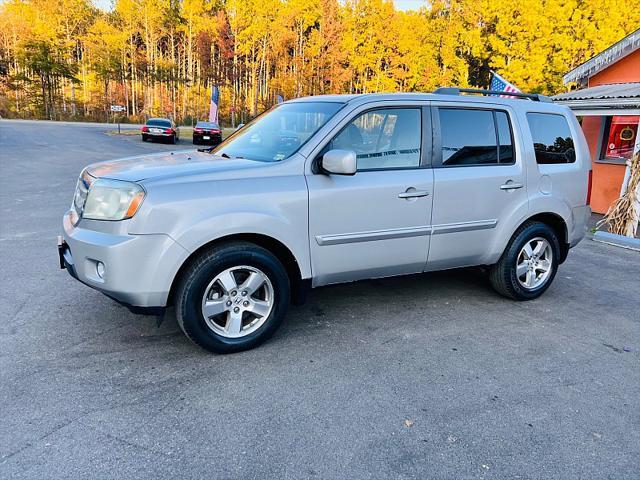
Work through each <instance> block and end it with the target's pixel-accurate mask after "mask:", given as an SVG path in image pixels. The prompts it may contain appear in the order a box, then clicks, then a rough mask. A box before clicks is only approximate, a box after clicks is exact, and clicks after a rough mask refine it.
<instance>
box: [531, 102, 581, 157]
mask: <svg viewBox="0 0 640 480" xmlns="http://www.w3.org/2000/svg"><path fill="white" fill-rule="evenodd" d="M527 120H528V121H529V128H530V129H531V137H532V138H533V149H534V150H535V152H536V161H537V162H538V163H541V164H554V163H573V162H575V161H576V151H575V148H574V146H573V138H571V130H569V124H568V123H567V119H566V118H564V117H563V116H562V115H556V114H551V113H527Z"/></svg>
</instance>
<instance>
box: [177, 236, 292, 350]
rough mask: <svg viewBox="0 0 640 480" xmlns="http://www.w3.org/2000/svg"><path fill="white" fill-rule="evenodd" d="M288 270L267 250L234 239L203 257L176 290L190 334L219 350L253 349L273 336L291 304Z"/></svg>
mask: <svg viewBox="0 0 640 480" xmlns="http://www.w3.org/2000/svg"><path fill="white" fill-rule="evenodd" d="M289 297H290V286H289V278H288V276H287V272H286V270H285V268H284V267H283V266H282V264H281V263H280V261H279V260H278V259H277V258H276V257H275V256H273V255H272V254H271V253H270V252H269V251H267V250H265V249H264V248H261V247H258V246H257V245H254V244H251V243H230V244H226V245H222V246H218V247H214V248H212V249H211V250H209V251H208V252H205V253H204V254H203V255H201V256H200V257H199V258H198V259H197V260H196V261H194V262H193V263H192V264H191V265H190V266H189V267H188V268H187V270H186V271H185V272H184V274H183V275H182V278H181V280H180V283H179V285H178V288H177V291H176V316H177V319H178V324H179V325H180V328H181V329H182V331H183V332H184V333H185V335H187V337H188V338H189V339H190V340H191V341H193V342H194V343H196V344H197V345H199V346H201V347H202V348H205V349H207V350H209V351H211V352H215V353H231V352H238V351H241V350H247V349H250V348H253V347H256V346H258V345H260V344H261V343H262V342H264V341H265V340H267V339H268V338H269V337H270V336H271V335H273V333H274V332H275V331H276V330H277V328H278V327H279V326H280V324H281V323H282V320H283V319H284V316H285V314H286V312H287V309H288V306H289Z"/></svg>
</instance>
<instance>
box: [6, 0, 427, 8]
mask: <svg viewBox="0 0 640 480" xmlns="http://www.w3.org/2000/svg"><path fill="white" fill-rule="evenodd" d="M2 1H3V0H0V3H2ZM91 1H92V2H93V4H94V5H95V6H97V7H99V8H101V9H103V10H111V4H112V0H91ZM393 3H394V5H395V6H396V8H397V9H398V10H417V9H418V8H420V7H422V6H423V5H424V4H425V0H393Z"/></svg>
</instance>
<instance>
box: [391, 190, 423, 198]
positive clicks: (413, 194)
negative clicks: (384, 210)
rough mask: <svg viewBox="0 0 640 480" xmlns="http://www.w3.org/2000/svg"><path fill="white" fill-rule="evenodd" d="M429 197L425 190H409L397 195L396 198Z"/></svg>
mask: <svg viewBox="0 0 640 480" xmlns="http://www.w3.org/2000/svg"><path fill="white" fill-rule="evenodd" d="M427 195H429V192H427V191H426V190H411V191H409V190H408V191H406V192H402V193H399V194H398V198H417V197H426V196H427Z"/></svg>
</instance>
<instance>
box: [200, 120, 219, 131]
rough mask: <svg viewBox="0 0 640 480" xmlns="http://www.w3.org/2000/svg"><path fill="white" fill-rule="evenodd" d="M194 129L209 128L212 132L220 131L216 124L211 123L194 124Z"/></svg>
mask: <svg viewBox="0 0 640 480" xmlns="http://www.w3.org/2000/svg"><path fill="white" fill-rule="evenodd" d="M196 128H211V129H213V130H217V129H220V127H219V126H218V124H217V123H211V122H198V123H196Z"/></svg>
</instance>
